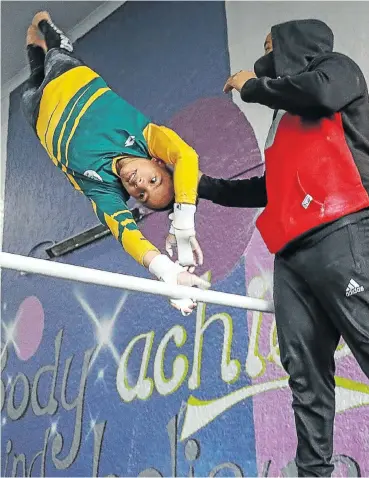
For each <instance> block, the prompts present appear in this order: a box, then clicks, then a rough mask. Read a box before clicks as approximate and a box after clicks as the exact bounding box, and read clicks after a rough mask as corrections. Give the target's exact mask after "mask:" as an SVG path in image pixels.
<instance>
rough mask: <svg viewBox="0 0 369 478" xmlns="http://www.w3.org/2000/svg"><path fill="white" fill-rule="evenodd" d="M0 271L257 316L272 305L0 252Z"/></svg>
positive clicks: (250, 298)
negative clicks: (187, 300)
mask: <svg viewBox="0 0 369 478" xmlns="http://www.w3.org/2000/svg"><path fill="white" fill-rule="evenodd" d="M0 267H3V268H5V269H13V270H16V271H21V272H29V273H33V274H41V275H45V276H50V277H57V278H59V279H68V280H73V281H77V282H85V283H88V284H97V285H104V286H107V287H115V288H118V289H126V290H132V291H136V292H146V293H149V294H156V295H163V296H166V297H170V298H172V299H182V298H191V299H193V300H195V301H197V302H206V303H211V304H218V305H225V306H229V307H238V308H241V309H249V310H257V311H260V312H273V311H274V307H273V303H272V302H268V301H265V300H262V299H255V298H253V297H244V296H241V295H235V294H226V293H224V292H217V291H214V290H202V289H198V288H195V287H185V286H178V285H168V284H165V283H164V282H160V281H156V280H151V279H144V278H142V277H134V276H128V275H123V274H117V273H115V272H107V271H101V270H98V269H89V268H87V267H80V266H73V265H70V264H61V263H59V262H50V261H46V260H43V259H36V258H34V257H25V256H20V255H17V254H10V253H9V252H0Z"/></svg>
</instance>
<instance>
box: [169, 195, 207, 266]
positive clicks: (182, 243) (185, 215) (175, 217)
mask: <svg viewBox="0 0 369 478" xmlns="http://www.w3.org/2000/svg"><path fill="white" fill-rule="evenodd" d="M195 212H196V206H194V205H191V204H175V207H174V212H173V213H172V214H170V215H169V219H170V220H171V221H172V222H171V227H170V230H169V235H168V236H167V238H166V241H165V250H166V251H167V253H168V255H169V256H170V257H173V255H174V250H175V249H177V253H178V262H179V263H180V265H181V266H186V267H190V269H189V270H190V272H193V271H194V269H195V266H201V265H202V264H203V261H204V256H203V253H202V250H201V247H200V244H199V242H198V240H197V239H196V232H195Z"/></svg>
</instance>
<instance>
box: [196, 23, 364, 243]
mask: <svg viewBox="0 0 369 478" xmlns="http://www.w3.org/2000/svg"><path fill="white" fill-rule="evenodd" d="M271 34H272V42H273V52H271V53H269V54H268V55H265V56H264V57H262V58H261V59H259V60H258V61H257V62H256V63H255V73H256V74H257V76H258V78H256V79H251V80H249V81H247V82H246V83H245V84H244V86H243V88H242V90H241V98H242V99H243V101H245V102H247V103H259V104H262V105H265V106H268V107H270V108H272V109H274V110H275V114H274V121H273V124H272V127H271V130H270V133H269V136H268V139H267V144H266V147H265V159H266V161H265V162H266V174H265V175H264V176H263V177H261V178H252V179H251V180H247V179H246V180H238V181H237V180H236V181H227V180H217V179H213V178H209V177H207V176H205V175H204V176H203V177H202V179H201V181H200V185H199V196H200V197H203V198H205V199H210V200H212V201H213V202H216V203H218V204H222V205H224V206H233V207H263V206H266V209H265V210H264V212H263V213H262V215H261V216H260V218H259V219H258V222H259V224H258V227H259V229H260V232H261V233H262V235H263V237H264V240H265V242H266V244H267V246H268V247H269V250H270V251H271V252H277V251H278V250H280V249H281V248H283V247H284V246H285V245H286V244H287V243H289V242H290V241H292V240H294V239H296V238H297V237H299V236H301V235H303V234H305V233H306V232H308V231H312V230H315V228H321V227H322V225H325V224H328V223H332V222H337V220H339V219H340V218H342V217H344V216H348V215H350V214H352V213H354V212H356V211H360V210H362V209H366V208H368V207H369V100H368V90H367V86H366V82H365V79H364V76H363V74H362V72H361V70H360V68H359V67H358V66H357V65H356V63H355V62H354V61H353V60H351V59H350V58H348V57H347V56H345V55H342V54H340V53H333V52H332V50H333V33H332V31H331V30H330V28H329V27H328V26H327V25H326V24H325V23H323V22H321V21H319V20H297V21H291V22H287V23H282V24H280V25H276V26H274V27H272V30H271ZM266 73H267V74H268V75H269V76H263V75H265V74H266ZM271 76H273V77H271ZM273 236H275V237H274V238H273ZM276 236H278V237H276Z"/></svg>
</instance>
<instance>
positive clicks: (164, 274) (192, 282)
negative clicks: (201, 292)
mask: <svg viewBox="0 0 369 478" xmlns="http://www.w3.org/2000/svg"><path fill="white" fill-rule="evenodd" d="M149 270H150V272H151V273H152V274H154V275H155V276H156V277H157V278H158V279H159V280H162V281H163V282H165V283H166V284H172V285H184V286H187V287H194V286H195V287H200V288H201V289H208V288H209V287H210V283H209V282H208V281H206V280H204V279H202V278H201V277H198V276H196V275H195V274H191V273H190V272H188V271H187V270H186V268H184V267H182V266H180V265H179V264H178V263H174V262H172V261H171V260H170V259H169V257H168V256H166V255H164V254H157V255H156V256H155V257H154V258H153V259H152V260H151V261H150V264H149ZM170 303H171V304H172V306H173V307H175V308H176V309H177V310H180V311H181V312H182V314H183V315H188V314H190V313H191V312H192V311H193V310H194V309H195V308H196V302H195V301H194V300H192V299H171V300H170Z"/></svg>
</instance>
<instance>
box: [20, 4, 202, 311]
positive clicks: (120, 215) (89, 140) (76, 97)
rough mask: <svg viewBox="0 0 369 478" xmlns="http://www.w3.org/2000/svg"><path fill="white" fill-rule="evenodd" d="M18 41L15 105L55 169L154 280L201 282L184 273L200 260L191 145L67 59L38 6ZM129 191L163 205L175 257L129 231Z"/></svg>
mask: <svg viewBox="0 0 369 478" xmlns="http://www.w3.org/2000/svg"><path fill="white" fill-rule="evenodd" d="M40 34H42V37H41V36H40ZM26 48H27V56H28V60H29V65H30V69H31V74H30V78H29V79H28V81H27V82H26V84H25V87H24V90H23V93H22V108H23V111H24V114H25V116H26V118H27V120H28V122H29V123H30V124H31V126H32V128H33V130H34V131H35V133H36V135H37V137H38V139H39V141H40V142H41V144H42V146H43V147H44V148H45V150H46V151H47V153H48V155H49V156H50V158H51V160H52V161H53V163H54V164H55V166H57V167H58V168H59V169H60V170H61V171H62V172H63V173H64V174H65V176H66V177H67V178H68V180H69V181H70V183H71V184H72V185H73V187H74V188H75V189H76V190H77V191H80V192H82V193H83V194H84V195H85V196H86V197H87V198H88V199H89V200H90V201H91V204H92V207H93V209H94V211H95V213H96V215H97V217H98V219H99V220H100V221H101V222H102V223H103V224H105V225H106V226H107V227H108V228H109V229H110V230H111V232H112V234H113V236H114V237H115V238H116V239H117V240H118V241H119V242H120V244H121V245H122V246H123V248H124V249H125V251H126V252H127V253H128V254H130V255H131V256H132V257H133V258H134V259H135V260H136V261H138V262H139V263H140V264H142V265H143V266H145V267H147V268H148V269H149V271H150V272H151V273H152V274H153V275H154V276H156V277H157V278H158V279H159V280H162V281H164V282H166V283H168V284H173V285H175V284H178V285H186V286H198V287H203V288H206V287H209V285H210V284H209V283H208V282H206V281H205V280H203V279H201V278H199V277H197V276H196V275H194V274H192V273H191V272H190V271H189V270H188V269H189V268H191V269H190V270H191V271H193V268H194V266H196V265H201V264H202V262H203V255H202V251H201V248H200V246H199V243H198V241H197V240H196V234H195V221H194V218H195V212H196V198H197V181H198V156H197V154H196V152H195V151H194V150H193V149H192V148H191V147H190V146H189V145H187V144H186V143H185V142H184V141H183V140H182V139H181V138H180V137H179V136H178V135H177V134H176V133H175V132H174V131H173V130H171V129H169V128H166V127H165V126H158V125H156V124H154V123H151V122H150V120H149V119H148V118H146V117H145V116H144V115H143V114H141V113H140V112H139V111H137V110H136V109H135V108H134V107H133V106H131V105H130V104H128V103H127V102H126V101H125V100H123V99H122V98H120V97H119V96H118V95H117V94H116V93H114V92H113V91H112V90H111V89H110V88H109V87H108V86H107V84H106V83H105V81H104V80H103V79H102V78H101V77H100V76H99V75H98V74H97V73H96V72H94V71H93V70H91V69H90V68H88V67H87V66H86V65H84V63H83V62H82V61H80V60H79V59H77V58H76V57H75V56H73V45H72V43H71V41H70V39H69V38H68V37H67V36H66V35H65V34H64V33H63V32H62V31H61V30H60V29H59V28H57V27H56V26H55V25H54V23H53V22H52V20H51V18H50V15H49V14H48V12H39V13H37V14H36V15H35V16H34V18H33V21H32V25H31V26H30V27H29V28H28V31H27V40H26ZM170 168H172V169H173V172H172V171H171V170H170ZM130 196H131V197H133V198H135V199H136V200H138V201H139V202H141V203H142V204H144V205H145V206H146V207H148V208H150V209H154V210H163V209H169V208H171V207H173V209H174V213H173V216H174V220H173V228H174V229H172V231H173V232H174V236H175V242H176V246H177V250H178V263H174V262H172V261H171V259H169V257H168V256H166V255H164V254H161V253H160V252H159V251H158V249H157V248H156V247H155V246H154V245H152V244H151V243H150V242H149V241H148V240H147V239H146V238H145V237H144V236H143V235H142V234H141V232H140V231H139V230H138V228H137V225H136V222H135V221H134V219H133V216H132V214H131V212H130V211H129V209H128V207H127V200H128V199H129V197H130ZM171 304H172V305H173V306H174V307H175V308H177V309H178V310H181V312H182V313H183V314H188V313H190V312H191V311H192V310H193V309H194V308H195V307H196V303H195V302H193V301H191V300H190V299H182V300H172V301H171Z"/></svg>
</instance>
